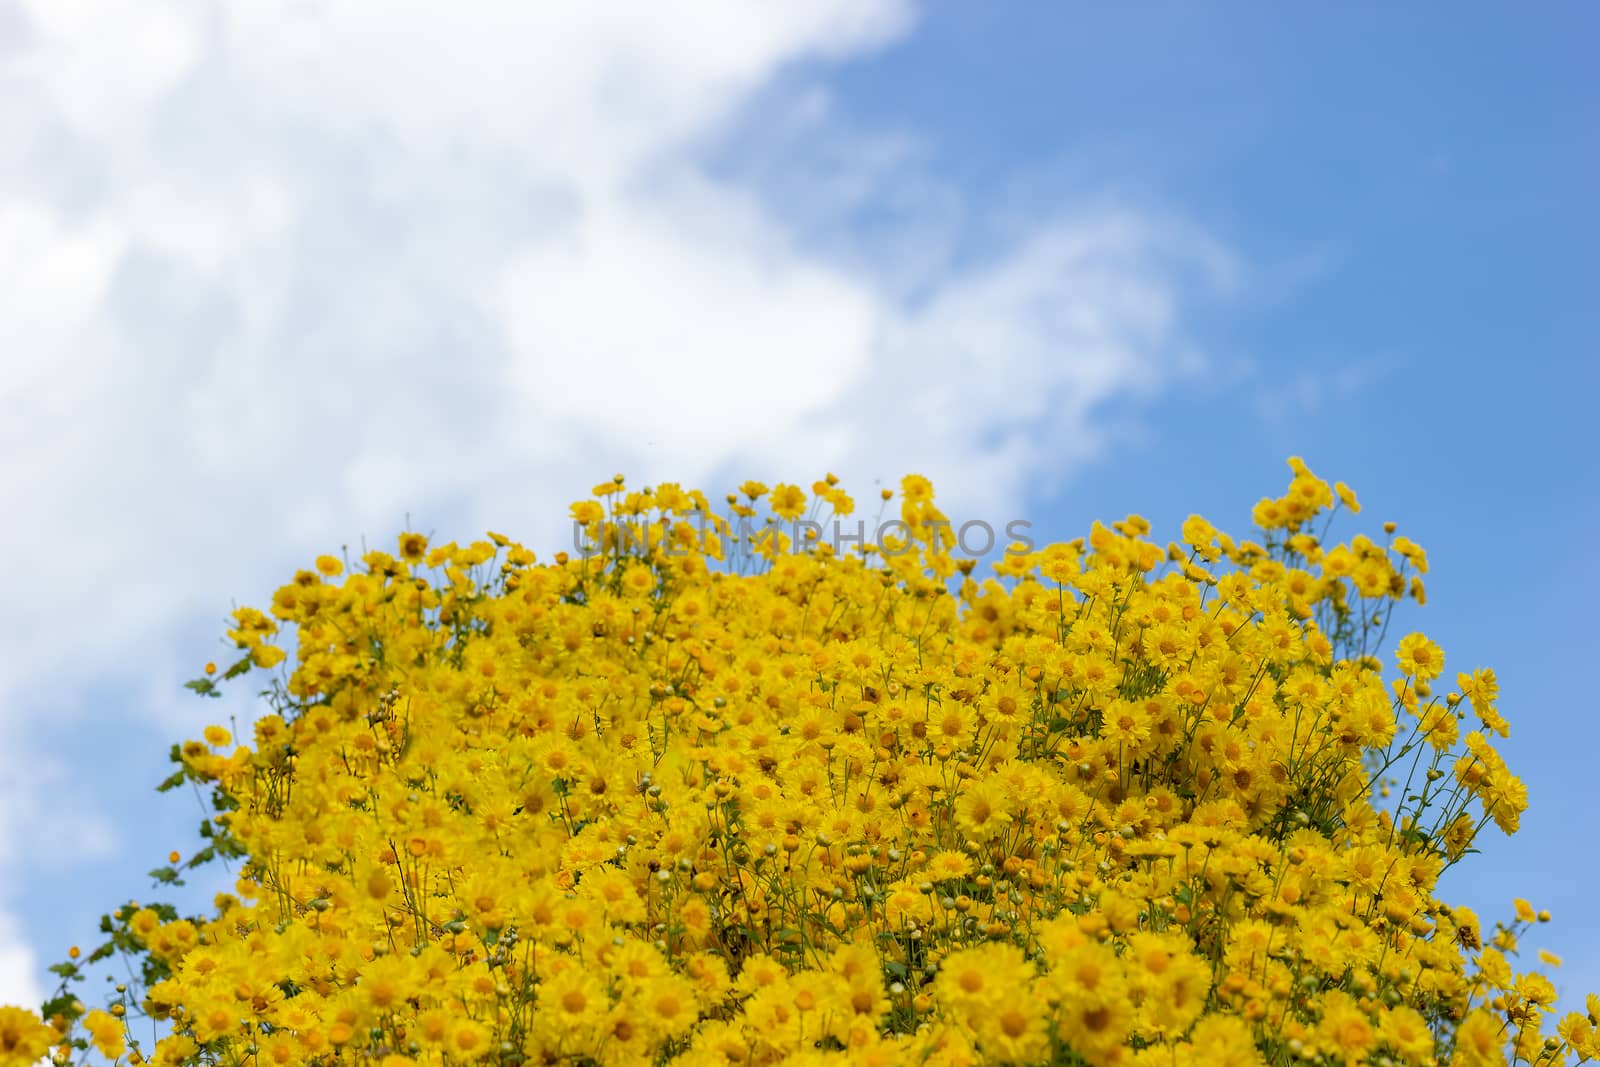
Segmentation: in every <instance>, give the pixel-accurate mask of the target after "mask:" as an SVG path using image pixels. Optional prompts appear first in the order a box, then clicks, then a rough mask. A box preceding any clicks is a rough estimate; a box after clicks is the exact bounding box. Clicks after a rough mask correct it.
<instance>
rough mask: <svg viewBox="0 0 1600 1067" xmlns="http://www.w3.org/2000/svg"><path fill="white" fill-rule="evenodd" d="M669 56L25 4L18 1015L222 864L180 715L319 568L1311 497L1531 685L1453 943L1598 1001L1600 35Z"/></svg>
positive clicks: (799, 29) (1429, 19)
mask: <svg viewBox="0 0 1600 1067" xmlns="http://www.w3.org/2000/svg"><path fill="white" fill-rule="evenodd" d="M675 10H676V14H673V15H668V14H666V13H665V11H664V9H663V7H662V5H628V6H624V5H611V4H597V3H586V4H571V5H539V6H538V7H537V9H535V8H534V6H533V5H513V4H497V3H484V2H474V3H462V4H456V5H450V6H449V7H446V6H443V5H438V4H420V3H410V2H400V3H395V2H386V3H378V2H376V0H372V2H368V0H333V2H322V3H303V4H302V3H293V4H259V3H254V2H245V0H211V2H208V3H197V2H194V0H185V2H173V3H163V2H159V0H140V2H138V3H132V2H129V3H109V2H96V3H85V2H78V0H0V457H3V459H0V500H4V501H5V505H4V507H5V513H6V515H7V521H6V522H4V523H3V524H0V556H3V558H4V559H5V561H6V563H7V565H8V566H7V571H8V573H7V577H6V585H5V588H6V595H5V605H6V608H7V610H5V611H4V612H3V613H0V649H3V652H0V1002H36V1001H37V1000H38V999H39V997H40V995H41V994H42V993H43V992H44V991H45V990H46V989H47V988H48V986H49V984H50V983H49V981H48V978H49V976H48V975H47V974H46V973H45V971H44V967H45V966H46V964H48V963H49V962H53V961H55V960H57V959H60V958H62V956H63V954H64V952H65V949H66V947H67V946H68V945H70V944H73V943H80V942H81V943H85V944H89V943H92V941H93V936H94V924H95V922H96V920H97V918H98V916H99V915H100V914H101V912H102V911H104V910H107V909H108V908H110V907H111V906H113V905H115V904H116V903H117V902H119V901H122V900H126V899H129V898H130V897H133V898H146V899H148V898H149V897H150V896H151V895H152V894H151V892H150V889H149V883H148V879H146V878H144V876H143V872H144V871H146V870H148V869H149V868H151V867H153V866H156V865H158V864H159V863H160V862H164V861H163V860H162V857H163V856H164V855H165V853H166V852H167V850H168V849H170V848H178V849H180V850H183V851H185V852H189V851H192V850H193V847H194V839H193V836H192V835H193V828H194V824H195V823H196V822H197V821H198V809H197V808H196V807H195V806H194V803H193V801H192V800H191V799H189V798H186V797H183V796H180V795H178V794H171V795H168V796H166V797H157V796H156V795H155V794H153V793H152V792H151V789H150V787H151V786H152V785H153V784H154V783H155V782H156V781H158V780H159V779H160V778H161V777H163V776H164V774H165V770H164V766H165V754H166V748H167V746H168V744H169V743H170V742H171V741H172V740H176V739H179V738H181V737H186V736H193V735H194V734H196V733H197V732H198V730H199V729H200V728H201V727H202V726H203V725H204V724H205V722H207V721H211V720H212V719H213V718H216V717H217V716H218V715H219V714H226V713H229V712H231V713H233V714H236V715H238V716H240V717H241V719H248V718H249V717H250V715H251V714H252V713H253V710H254V709H253V705H252V704H251V702H250V701H249V700H248V699H246V698H245V697H244V695H243V694H235V695H232V696H230V697H229V698H228V699H227V700H226V701H223V702H201V701H200V700H198V699H196V698H194V697H193V696H191V695H190V694H188V693H187V692H185V691H183V690H182V689H181V683H182V681H184V680H185V679H188V678H191V677H193V676H194V675H195V674H196V673H197V669H198V667H199V665H200V664H202V663H203V662H204V661H205V660H207V659H209V658H217V659H222V658H223V656H224V654H225V652H226V649H225V648H223V646H222V645H221V644H220V643H219V640H218V637H219V635H220V632H221V629H222V627H223V620H224V618H225V616H226V615H227V613H228V611H229V610H231V608H232V607H233V606H234V605H235V604H237V603H257V604H259V603H263V602H265V601H266V600H267V598H268V597H269V595H270V593H271V590H272V589H273V588H275V587H276V585H277V584H279V583H280V582H281V580H283V579H284V578H285V577H286V576H287V575H288V574H289V573H291V572H292V570H293V568H295V567H297V566H302V565H304V564H305V563H306V561H308V560H309V559H310V558H311V557H312V556H313V555H315V554H317V553H319V552H323V551H330V550H337V549H338V547H339V546H341V545H347V544H348V545H352V546H358V545H360V544H361V543H362V539H363V538H365V539H366V542H367V543H369V544H374V545H377V544H387V543H388V542H389V541H390V540H391V539H392V537H393V535H394V534H395V533H396V532H397V531H398V530H400V529H401V528H402V527H403V526H404V525H405V524H406V517H407V516H409V517H410V523H411V526H412V527H415V528H419V529H422V530H425V531H432V532H435V533H436V534H438V535H439V536H440V537H441V538H443V539H452V538H453V539H458V540H462V541H466V540H470V539H472V538H474V537H475V536H477V535H479V534H481V532H482V531H483V530H484V529H485V528H494V529H498V530H504V531H506V532H509V533H512V534H514V535H517V536H519V537H520V538H521V539H523V540H524V541H526V542H527V543H529V544H530V545H532V546H534V547H536V548H547V549H548V550H553V549H555V548H557V547H560V541H561V539H562V536H563V532H564V530H563V524H562V521H561V516H562V514H563V512H564V506H565V503H566V502H567V501H569V500H571V499H573V498H575V497H577V496H579V495H582V494H583V493H584V492H585V491H586V490H587V487H588V486H590V485H591V484H593V483H594V482H595V481H597V480H600V479H602V478H605V477H609V476H610V475H611V474H612V473H613V472H615V471H625V472H627V473H628V474H629V475H630V477H631V478H632V479H633V480H634V481H641V480H643V481H651V480H658V479H673V480H679V481H683V482H687V483H692V484H700V485H703V486H705V487H706V488H707V489H709V490H717V489H722V488H725V487H726V486H728V485H731V484H734V483H735V482H737V481H738V480H741V479H742V478H744V477H749V476H759V477H764V478H766V479H767V480H769V481H770V480H775V479H779V478H790V479H804V481H805V482H809V481H810V480H811V479H812V478H814V477H816V476H817V475H818V474H820V473H821V472H822V471H824V470H830V469H831V470H837V471H838V472H839V473H841V474H843V475H845V477H846V482H847V484H848V485H850V486H852V487H853V488H855V489H856V490H857V492H858V495H860V496H863V497H864V496H866V495H867V494H868V493H870V491H871V489H872V488H873V485H874V482H875V481H878V480H882V481H885V482H890V481H893V480H894V479H896V478H897V477H898V476H899V475H900V474H901V473H903V472H905V471H907V470H917V471H921V472H923V473H926V474H928V475H930V476H931V477H933V478H934V480H935V484H936V485H937V486H938V487H939V488H940V492H941V498H942V499H943V500H945V501H946V502H947V503H948V505H949V510H950V511H951V512H952V514H954V515H955V516H957V517H958V518H968V517H973V518H983V519H986V520H989V521H991V522H993V523H994V524H995V525H996V526H999V525H1003V523H1004V522H1005V521H1008V520H1010V519H1012V518H1026V519H1028V520H1030V521H1032V522H1033V523H1034V526H1035V529H1036V530H1037V531H1039V532H1040V533H1042V534H1044V535H1046V536H1052V537H1055V536H1059V537H1063V538H1065V537H1071V536H1075V535H1077V534H1078V533H1079V532H1081V531H1082V530H1083V529H1084V528H1085V527H1086V526H1087V523H1088V522H1089V521H1090V520H1091V519H1093V518H1096V517H1105V518H1114V517H1119V516H1121V515H1123V514H1126V513H1128V512H1130V511H1139V512H1141V513H1143V514H1146V515H1147V516H1149V517H1150V518H1151V519H1153V520H1154V521H1155V522H1156V523H1157V534H1158V535H1165V534H1170V533H1172V532H1173V531H1174V530H1175V528H1176V524H1177V523H1178V522H1179V521H1181V519H1182V518H1183V517H1184V516H1185V515H1187V514H1188V513H1190V512H1191V511H1200V512H1202V513H1204V514H1206V515H1207V516H1208V517H1210V518H1212V519H1213V520H1214V521H1217V522H1218V523H1219V524H1220V525H1223V526H1224V527H1226V528H1233V529H1235V530H1242V528H1243V527H1244V526H1245V525H1246V523H1247V520H1248V514H1249V508H1250V506H1251V504H1252V503H1253V502H1254V501H1255V500H1256V499H1257V498H1258V497H1260V496H1262V495H1264V494H1266V493H1269V492H1277V491H1279V490H1280V489H1281V486H1282V484H1283V482H1284V479H1285V477H1286V474H1287V469H1286V468H1285V467H1284V466H1283V460H1284V458H1285V457H1286V456H1288V455H1290V454H1300V455H1303V456H1305V457H1306V459H1307V460H1308V461H1309V462H1310V463H1311V464H1312V466H1313V467H1314V468H1315V469H1316V470H1318V472H1319V473H1322V474H1324V475H1326V476H1328V477H1330V478H1339V479H1343V480H1345V481H1348V482H1349V483H1350V484H1352V485H1353V486H1355V487H1356V489H1357V491H1358V492H1359V493H1360V494H1361V496H1362V498H1363V501H1364V503H1365V504H1366V507H1367V510H1366V511H1365V512H1364V514H1363V516H1362V521H1363V522H1364V524H1365V525H1364V526H1363V527H1361V528H1367V529H1370V528H1373V527H1376V525H1377V524H1378V523H1380V522H1381V521H1383V520H1384V519H1389V518H1393V519H1396V520H1398V521H1399V522H1400V523H1401V524H1402V529H1403V532H1407V533H1409V534H1410V535H1411V536H1412V537H1414V538H1415V539H1416V540H1418V541H1420V542H1421V543H1422V544H1423V545H1425V546H1426V547H1427V548H1428V549H1429V550H1430V554H1431V557H1432V561H1433V564H1434V570H1433V574H1432V576H1431V581H1430V583H1429V590H1430V603H1429V605H1428V606H1427V607H1426V608H1424V609H1421V610H1420V611H1414V612H1413V613H1412V615H1411V617H1410V619H1409V621H1410V622H1411V623H1414V624H1415V627H1416V628H1421V629H1424V630H1426V631H1427V632H1428V633H1430V634H1431V635H1433V636H1435V637H1436V638H1438V639H1440V640H1441V641H1442V642H1443V643H1444V644H1445V648H1446V652H1447V667H1449V668H1450V669H1451V671H1452V672H1453V671H1454V669H1456V668H1461V669H1470V668H1471V667H1473V666H1478V665H1492V666H1494V667H1495V668H1496V669H1497V670H1498V672H1499V674H1500V677H1501V681H1502V689H1503V693H1504V703H1505V707H1506V710H1507V711H1508V713H1509V714H1510V715H1511V716H1512V720H1513V723H1514V731H1513V737H1512V740H1511V742H1509V743H1508V745H1507V746H1506V751H1507V755H1508V758H1509V759H1510V761H1511V763H1512V766H1513V768H1514V769H1516V770H1518V771H1520V772H1521V773H1522V775H1523V776H1524V777H1525V778H1526V779H1527V780H1528V783H1529V789H1530V793H1531V796H1532V802H1533V809H1532V811H1531V812H1530V814H1529V815H1528V817H1527V818H1526V819H1525V823H1524V826H1525V828H1524V830H1523V832H1522V833H1521V834H1520V835H1518V837H1517V838H1515V839H1512V840H1509V841H1508V840H1505V839H1496V838H1493V837H1491V838H1490V839H1489V840H1490V843H1489V845H1488V846H1487V847H1488V855H1486V856H1484V857H1479V858H1478V860H1479V862H1477V863H1475V864H1473V863H1469V864H1465V865H1463V870H1462V873H1461V876H1460V877H1457V878H1455V880H1454V881H1453V883H1452V885H1451V892H1452V893H1453V895H1454V898H1455V899H1456V900H1458V901H1461V902H1465V903H1470V904H1472V905H1474V906H1476V907H1478V908H1480V910H1481V911H1482V913H1483V914H1484V915H1485V916H1486V917H1488V918H1492V917H1497V916H1502V915H1507V914H1509V909H1510V899H1511V897H1512V895H1514V894H1517V895H1526V896H1530V897H1532V898H1534V901H1535V904H1536V905H1537V906H1541V907H1549V908H1550V909H1551V910H1553V911H1554V912H1555V913H1556V922H1555V923H1554V924H1552V926H1550V927H1548V928H1544V929H1542V930H1540V931H1538V934H1539V936H1538V937H1536V938H1535V939H1533V941H1531V942H1530V944H1529V948H1530V949H1532V948H1537V947H1550V948H1553V949H1555V950H1557V951H1562V952H1564V953H1565V955H1566V957H1567V961H1568V963H1567V966H1566V967H1565V968H1563V969H1562V971H1561V972H1559V973H1558V975H1557V983H1558V986H1559V987H1560V988H1561V989H1562V991H1563V994H1564V995H1565V996H1567V997H1568V999H1569V1003H1570V1002H1571V995H1572V994H1579V995H1581V993H1582V992H1584V991H1586V990H1589V989H1597V988H1600V915H1597V914H1595V913H1594V912H1593V911H1592V910H1586V909H1587V902H1588V901H1589V900H1590V899H1591V893H1592V886H1593V884H1594V879H1595V877H1596V875H1597V873H1600V870H1597V868H1600V864H1597V863H1596V860H1595V858H1594V857H1595V854H1596V852H1595V848H1594V830H1593V828H1592V823H1591V820H1592V817H1593V815H1594V814H1595V813H1596V812H1600V785H1597V784H1596V778H1595V776H1594V774H1593V771H1592V762H1593V757H1592V753H1594V752H1596V751H1600V721H1597V717H1596V715H1595V711H1596V709H1595V701H1594V699H1593V697H1592V695H1591V694H1592V693H1593V691H1594V686H1593V682H1592V680H1591V679H1590V677H1589V672H1590V671H1591V670H1592V664H1593V663H1594V662H1595V654H1596V653H1597V652H1600V642H1597V640H1596V638H1595V629H1594V623H1593V620H1592V610H1591V608H1590V605H1592V604H1593V603H1594V601H1595V597H1596V595H1597V594H1600V588H1597V585H1600V583H1597V581H1596V578H1595V568H1594V564H1593V562H1592V560H1591V554H1592V549H1591V546H1592V544H1593V538H1594V535H1593V532H1592V531H1593V528H1594V524H1595V520H1596V518H1597V513H1596V512H1597V509H1596V505H1595V489H1596V485H1597V481H1600V480H1597V478H1596V476H1595V471H1594V468H1593V463H1594V460H1595V457H1596V453H1597V447H1596V446H1597V445H1600V435H1597V433H1596V429H1595V422H1596V417H1595V408H1596V400H1595V396H1596V386H1597V385H1600V375H1597V373H1596V371H1595V367H1594V359H1595V357H1596V355H1597V342H1600V312H1597V311H1596V306H1597V302H1596V301H1595V300H1594V298H1593V290H1594V285H1595V279H1596V277H1597V267H1600V253H1597V251H1596V250H1597V248H1600V223H1597V218H1596V211H1595V208H1594V202H1593V190H1594V189H1596V188H1600V145H1597V142H1596V140H1595V138H1594V137H1593V135H1592V131H1593V126H1594V120H1595V117H1596V115H1597V114H1600V78H1597V76H1596V75H1595V74H1594V73H1592V64H1590V63H1588V62H1587V60H1588V57H1589V56H1590V55H1591V54H1592V50H1593V46H1594V42H1595V40H1596V36H1597V30H1600V15H1597V14H1596V13H1595V9H1594V8H1593V7H1592V6H1591V5H1587V4H1583V3H1578V2H1572V3H1556V4H1551V5H1546V6H1544V7H1541V8H1539V9H1537V10H1533V9H1518V10H1515V11H1513V10H1511V9H1508V8H1503V7H1498V6H1492V5H1487V4H1485V5H1474V4H1456V3H1452V4H1448V5H1446V4H1443V3H1440V4H1435V5H1426V4H1424V5H1412V6H1409V7H1407V8H1406V9H1405V10H1403V11H1397V10H1391V9H1389V8H1387V7H1386V6H1385V5H1381V4H1370V5H1363V4H1352V5H1341V6H1340V7H1338V8H1337V9H1335V8H1332V7H1328V8H1315V9H1304V10H1298V11H1295V12H1293V13H1288V14H1286V13H1285V11H1284V10H1283V9H1280V8H1276V7H1272V6H1268V5H1259V6H1256V5H1250V4H1240V5H1234V6H1231V7H1229V8H1228V9H1227V10H1226V11H1221V12H1219V11H1216V10H1213V11H1209V12H1200V11H1198V10H1196V9H1194V8H1192V7H1190V6H1186V5H1179V4H1170V5H1168V4H1152V5H1142V6H1140V8H1139V9H1138V12H1137V14H1133V13H1129V12H1114V11H1111V10H1109V9H1106V8H1104V7H1103V6H1101V5H1088V4H1084V5H1076V4H1038V5H1029V4H1021V3H1017V4H1005V5H966V4H956V3H944V4H931V5H916V4H912V3H910V2H909V0H907V2H894V0H829V2H818V3H810V4H758V3H735V2H731V0H729V2H704V3H696V4H693V5H690V6H689V7H688V8H682V7H677V8H676V9H675ZM686 11H692V12H693V13H694V14H693V17H689V16H688V15H686V14H685V12H686ZM1353 529H1355V527H1349V528H1347V532H1350V531H1351V530H1353Z"/></svg>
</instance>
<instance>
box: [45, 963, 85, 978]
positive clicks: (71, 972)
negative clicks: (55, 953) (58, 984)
mask: <svg viewBox="0 0 1600 1067" xmlns="http://www.w3.org/2000/svg"><path fill="white" fill-rule="evenodd" d="M50 973H51V974H59V975H60V976H61V977H63V978H79V977H82V975H81V974H80V973H79V971H78V965H77V964H76V963H52V964H51V965H50Z"/></svg>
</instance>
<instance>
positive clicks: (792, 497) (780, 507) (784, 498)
mask: <svg viewBox="0 0 1600 1067" xmlns="http://www.w3.org/2000/svg"><path fill="white" fill-rule="evenodd" d="M768 503H769V504H770V505H771V506H772V512H773V514H775V515H778V516H780V517H781V518H785V519H798V518H799V517H800V515H801V513H802V512H804V511H805V508H806V494H805V493H804V492H803V491H802V490H801V489H800V487H799V486H796V485H786V484H783V483H781V482H780V483H779V484H778V485H777V486H775V487H774V488H773V490H772V497H771V499H770V500H769V501H768Z"/></svg>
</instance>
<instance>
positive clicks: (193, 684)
mask: <svg viewBox="0 0 1600 1067" xmlns="http://www.w3.org/2000/svg"><path fill="white" fill-rule="evenodd" d="M183 687H184V688H185V689H193V690H194V691H195V692H196V693H199V694H200V695H201V696H203V697H220V696H222V692H221V690H219V689H218V688H217V687H216V685H214V684H213V683H212V681H211V679H210V678H195V679H193V680H191V681H187V682H184V683H183Z"/></svg>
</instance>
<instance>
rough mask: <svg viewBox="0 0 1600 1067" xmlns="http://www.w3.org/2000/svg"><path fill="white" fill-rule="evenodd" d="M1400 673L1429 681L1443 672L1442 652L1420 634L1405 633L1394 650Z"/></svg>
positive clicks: (1421, 680) (1420, 680)
mask: <svg viewBox="0 0 1600 1067" xmlns="http://www.w3.org/2000/svg"><path fill="white" fill-rule="evenodd" d="M1395 659H1396V660H1397V661H1398V663H1399V666H1400V673H1401V674H1404V675H1406V676H1407V677H1410V678H1415V679H1416V680H1417V681H1419V682H1431V681H1433V679H1435V678H1437V677H1439V675H1441V674H1443V673H1444V653H1443V652H1441V651H1440V650H1439V646H1438V645H1436V644H1434V643H1433V642H1432V641H1430V640H1428V639H1427V638H1426V637H1424V636H1423V635H1422V634H1407V635H1406V636H1405V637H1402V638H1401V639H1400V647H1399V648H1398V649H1397V650H1396V651H1395Z"/></svg>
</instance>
